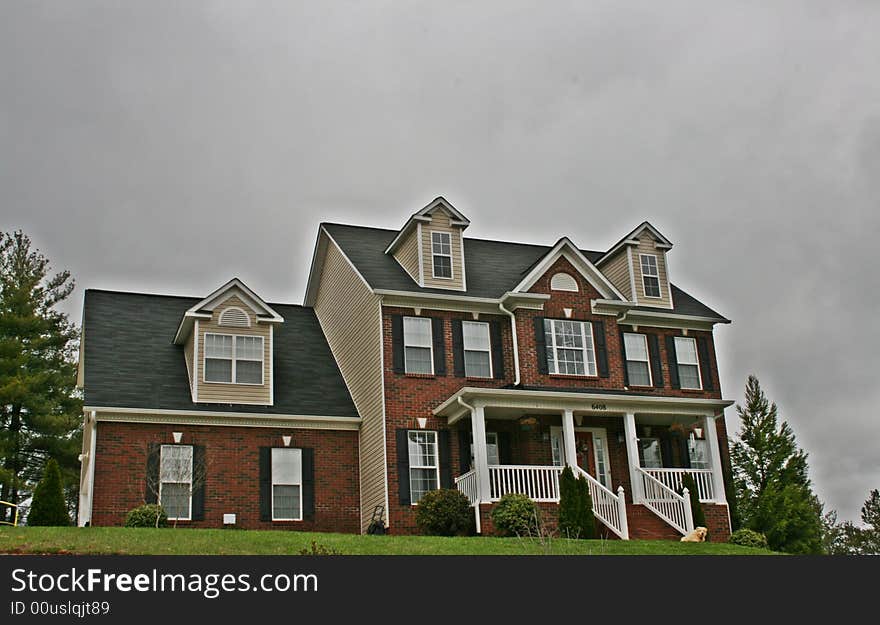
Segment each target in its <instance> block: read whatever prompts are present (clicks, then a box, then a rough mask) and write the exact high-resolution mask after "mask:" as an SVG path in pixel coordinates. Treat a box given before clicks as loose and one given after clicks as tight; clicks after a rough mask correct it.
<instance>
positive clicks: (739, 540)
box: [727, 527, 769, 549]
mask: <svg viewBox="0 0 880 625" xmlns="http://www.w3.org/2000/svg"><path fill="white" fill-rule="evenodd" d="M727 542H729V543H730V544H731V545H742V546H743V547H760V548H762V549H768V548H769V547H768V545H767V537H766V536H764V534H762V533H761V532H756V531H755V530H750V529H748V528H745V527H744V528H742V529H738V530H736V531H735V532H734V533H733V534H731V535H730V538H729V539H728V540H727Z"/></svg>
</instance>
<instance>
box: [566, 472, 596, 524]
mask: <svg viewBox="0 0 880 625" xmlns="http://www.w3.org/2000/svg"><path fill="white" fill-rule="evenodd" d="M559 532H560V534H562V535H563V536H565V537H568V538H595V537H596V518H595V517H594V516H593V498H592V497H591V496H590V485H589V484H588V483H587V480H586V479H585V478H582V477H575V475H574V472H573V471H572V470H571V468H570V467H565V469H563V470H562V475H561V476H560V477H559Z"/></svg>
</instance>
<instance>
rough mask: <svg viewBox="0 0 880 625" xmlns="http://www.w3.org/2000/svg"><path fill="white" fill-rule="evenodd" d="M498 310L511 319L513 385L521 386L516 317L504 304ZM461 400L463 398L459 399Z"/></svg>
mask: <svg viewBox="0 0 880 625" xmlns="http://www.w3.org/2000/svg"><path fill="white" fill-rule="evenodd" d="M498 308H499V309H501V312H503V313H504V314H506V315H507V316H508V317H510V332H511V334H512V337H513V370H514V372H515V374H516V375H515V376H514V380H513V385H514V386H519V346H518V344H519V341H517V339H516V316H515V315H514V314H513V313H512V312H510V311H509V310H507V309H506V308H505V307H504V302H498ZM459 400H461V397H459Z"/></svg>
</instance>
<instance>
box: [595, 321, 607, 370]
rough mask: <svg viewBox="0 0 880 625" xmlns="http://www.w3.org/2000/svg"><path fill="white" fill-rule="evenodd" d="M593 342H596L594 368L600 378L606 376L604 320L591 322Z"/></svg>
mask: <svg viewBox="0 0 880 625" xmlns="http://www.w3.org/2000/svg"><path fill="white" fill-rule="evenodd" d="M593 342H594V343H595V344H596V368H597V369H598V370H599V377H600V378H607V377H608V346H607V345H606V344H605V322H604V321H594V322H593Z"/></svg>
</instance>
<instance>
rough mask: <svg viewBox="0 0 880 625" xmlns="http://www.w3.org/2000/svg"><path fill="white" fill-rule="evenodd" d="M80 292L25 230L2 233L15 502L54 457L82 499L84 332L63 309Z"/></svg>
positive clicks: (7, 445) (2, 424)
mask: <svg viewBox="0 0 880 625" xmlns="http://www.w3.org/2000/svg"><path fill="white" fill-rule="evenodd" d="M73 286H74V283H73V280H72V279H71V277H70V273H69V272H67V271H62V272H60V273H57V274H55V275H50V273H49V261H48V259H47V258H46V257H45V256H43V255H42V254H41V253H40V252H39V250H35V249H32V248H31V241H30V239H29V238H28V237H27V236H26V235H25V234H23V233H22V232H21V231H17V232H12V233H0V499H3V500H5V501H9V502H11V503H19V502H20V501H21V500H23V499H25V498H26V497H27V496H28V495H29V494H30V491H31V490H32V487H33V484H34V483H36V481H37V480H38V479H39V477H40V474H41V473H42V469H43V465H44V463H45V461H46V459H47V458H49V457H50V456H51V457H54V458H57V459H58V461H59V462H60V465H61V470H62V477H63V479H64V478H66V481H67V483H68V493H69V496H70V497H71V500H72V501H75V499H76V485H77V483H78V473H79V467H78V463H77V455H78V453H79V451H80V443H79V440H80V439H79V432H78V427H79V421H80V418H79V415H80V413H81V410H82V408H81V401H80V400H79V399H78V397H77V396H76V391H75V388H74V386H75V381H76V367H75V365H74V361H75V357H76V347H77V345H76V343H77V341H76V338H77V332H76V328H75V327H74V326H73V325H72V324H71V323H70V322H69V320H68V319H67V315H66V314H64V313H62V312H60V311H58V310H56V305H58V304H59V303H60V302H62V301H63V300H65V299H66V298H67V297H68V296H69V295H70V294H71V292H72V291H73ZM71 507H72V506H71ZM10 513H11V510H4V511H3V512H2V514H3V515H4V516H6V515H9V514H10ZM7 519H8V520H10V521H11V518H9V517H8V516H7Z"/></svg>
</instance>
